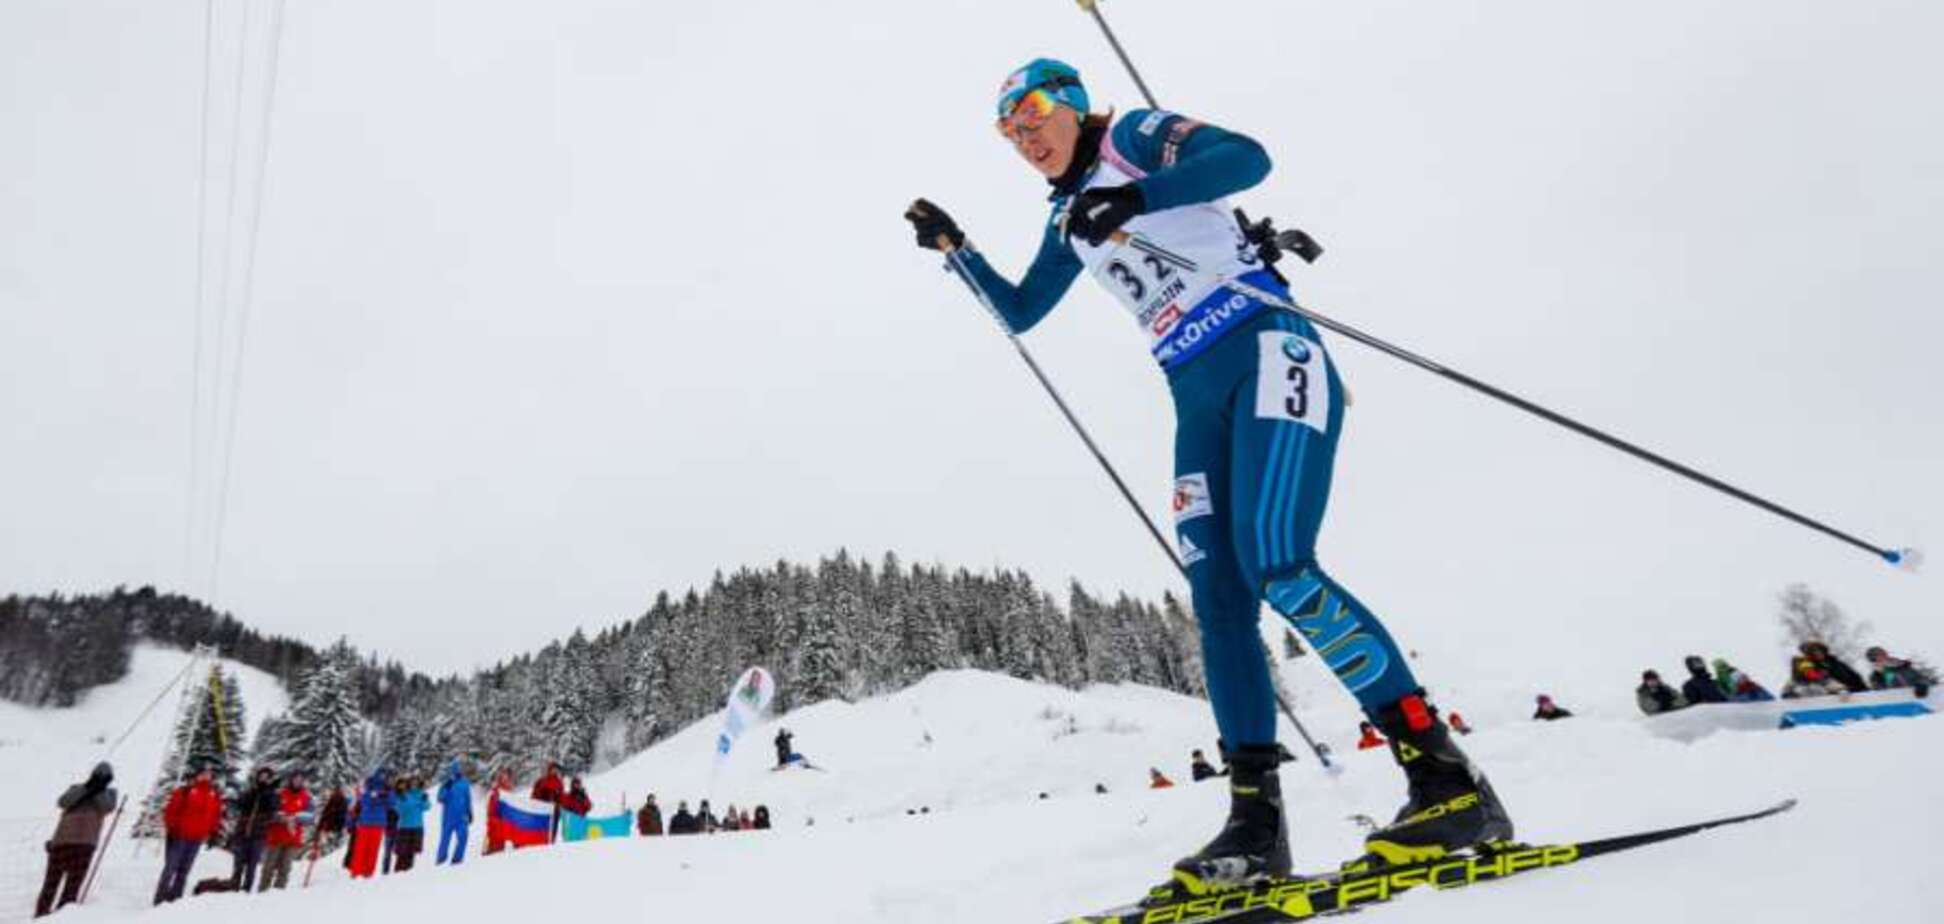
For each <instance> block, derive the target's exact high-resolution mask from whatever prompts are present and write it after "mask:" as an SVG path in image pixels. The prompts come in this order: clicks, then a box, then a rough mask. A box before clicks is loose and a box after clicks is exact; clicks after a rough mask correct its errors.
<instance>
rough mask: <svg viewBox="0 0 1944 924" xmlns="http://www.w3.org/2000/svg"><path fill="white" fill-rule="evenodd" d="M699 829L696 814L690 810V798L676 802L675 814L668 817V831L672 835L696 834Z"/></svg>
mask: <svg viewBox="0 0 1944 924" xmlns="http://www.w3.org/2000/svg"><path fill="white" fill-rule="evenodd" d="M697 830H699V827H698V825H697V823H696V820H695V816H694V815H693V814H690V812H689V807H688V800H686V799H684V800H682V801H679V802H677V803H675V815H674V816H673V817H671V818H669V819H668V833H669V834H670V835H675V834H694V833H696V831H697Z"/></svg>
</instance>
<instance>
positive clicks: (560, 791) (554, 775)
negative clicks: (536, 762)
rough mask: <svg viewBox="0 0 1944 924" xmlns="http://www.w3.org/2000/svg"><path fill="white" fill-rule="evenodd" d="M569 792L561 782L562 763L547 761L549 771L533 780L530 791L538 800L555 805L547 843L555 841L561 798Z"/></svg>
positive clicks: (558, 826) (558, 828)
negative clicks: (531, 790)
mask: <svg viewBox="0 0 1944 924" xmlns="http://www.w3.org/2000/svg"><path fill="white" fill-rule="evenodd" d="M566 794H567V787H566V786H563V785H561V782H560V765H559V764H556V763H554V762H553V761H551V760H550V761H547V772H546V773H543V774H540V778H539V779H537V780H534V781H533V792H532V793H530V794H529V795H531V796H532V797H533V799H534V801H536V802H545V803H547V804H548V805H551V806H553V807H554V809H553V821H552V828H551V829H549V830H548V832H547V843H549V844H551V843H553V839H554V835H555V834H557V833H558V832H559V830H560V798H561V797H562V796H564V795H566Z"/></svg>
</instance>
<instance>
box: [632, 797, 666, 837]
mask: <svg viewBox="0 0 1944 924" xmlns="http://www.w3.org/2000/svg"><path fill="white" fill-rule="evenodd" d="M635 833H636V834H639V835H641V836H642V837H657V836H659V835H660V834H661V833H662V814H661V806H659V805H656V804H655V794H654V793H652V792H651V793H649V794H648V801H647V802H644V803H642V804H641V811H639V812H636V813H635Z"/></svg>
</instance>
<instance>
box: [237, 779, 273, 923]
mask: <svg viewBox="0 0 1944 924" xmlns="http://www.w3.org/2000/svg"><path fill="white" fill-rule="evenodd" d="M235 811H236V829H235V830H234V831H232V832H231V833H230V857H231V859H232V861H233V862H232V863H231V866H230V891H232V892H248V891H250V890H251V889H252V888H254V887H255V886H256V880H257V867H258V865H259V864H261V863H262V862H263V841H264V837H265V836H266V835H267V834H268V833H269V831H270V825H271V824H273V823H274V822H275V821H276V820H277V774H276V772H275V771H273V770H271V769H270V768H269V767H262V766H259V767H257V768H256V771H255V772H253V773H251V774H250V787H249V788H248V789H246V790H244V791H243V795H242V796H240V797H239V798H238V800H237V803H236V807H235Z"/></svg>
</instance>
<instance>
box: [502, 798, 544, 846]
mask: <svg viewBox="0 0 1944 924" xmlns="http://www.w3.org/2000/svg"><path fill="white" fill-rule="evenodd" d="M515 802H519V803H521V804H519V805H515V804H514V803H515ZM493 817H494V818H496V819H498V821H499V823H500V832H501V834H503V835H504V836H505V837H506V842H507V843H509V844H512V845H513V846H515V847H532V846H534V845H536V844H545V843H547V840H548V834H549V832H551V831H552V829H553V807H552V806H550V805H548V804H546V803H544V802H529V801H527V800H524V799H520V798H519V797H518V796H513V795H509V794H507V793H500V794H499V798H497V799H494V800H493Z"/></svg>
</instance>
